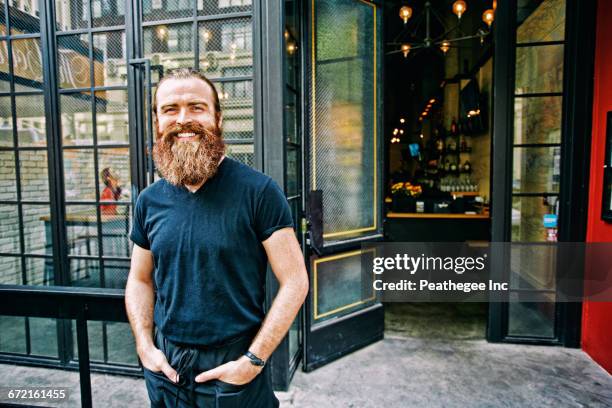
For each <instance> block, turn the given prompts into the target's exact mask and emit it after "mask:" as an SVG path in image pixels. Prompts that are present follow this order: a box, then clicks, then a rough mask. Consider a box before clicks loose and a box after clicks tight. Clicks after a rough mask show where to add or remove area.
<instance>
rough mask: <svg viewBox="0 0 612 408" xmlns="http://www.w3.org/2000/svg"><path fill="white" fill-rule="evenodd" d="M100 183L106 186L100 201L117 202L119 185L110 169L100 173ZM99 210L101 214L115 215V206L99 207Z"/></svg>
mask: <svg viewBox="0 0 612 408" xmlns="http://www.w3.org/2000/svg"><path fill="white" fill-rule="evenodd" d="M100 177H101V178H102V182H103V183H104V185H105V186H106V187H105V188H104V190H103V191H102V194H101V195H100V200H101V201H117V200H119V197H121V186H120V185H119V177H117V174H116V173H115V172H113V171H112V170H111V168H110V167H106V168H105V169H103V170H102V172H101V173H100ZM100 210H101V211H102V214H108V215H114V214H117V206H116V205H115V204H106V205H101V206H100Z"/></svg>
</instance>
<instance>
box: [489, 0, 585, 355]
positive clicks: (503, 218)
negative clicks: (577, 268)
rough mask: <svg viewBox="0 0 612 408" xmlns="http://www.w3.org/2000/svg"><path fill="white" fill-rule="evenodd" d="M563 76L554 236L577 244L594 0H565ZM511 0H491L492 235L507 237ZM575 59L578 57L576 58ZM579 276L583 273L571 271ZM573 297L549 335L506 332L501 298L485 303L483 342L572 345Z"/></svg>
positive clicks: (575, 338)
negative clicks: (535, 336)
mask: <svg viewBox="0 0 612 408" xmlns="http://www.w3.org/2000/svg"><path fill="white" fill-rule="evenodd" d="M566 5H567V6H566V26H565V50H564V75H563V76H564V78H563V122H562V129H561V131H562V135H563V137H562V143H561V183H560V195H559V198H560V205H559V238H558V239H559V241H560V242H563V241H565V242H584V241H585V238H586V221H587V211H588V183H589V169H590V167H589V159H590V141H591V124H592V103H593V99H592V97H593V78H592V77H593V69H594V55H595V21H596V19H595V17H596V16H595V11H596V10H595V9H596V5H595V2H591V1H580V0H567V2H566ZM516 12H517V1H516V0H510V1H504V2H499V3H498V5H497V10H496V18H495V26H494V73H493V81H494V82H493V92H494V98H493V101H494V108H493V129H494V131H493V154H492V158H493V163H492V179H493V180H492V183H491V185H492V194H491V199H492V205H494V207H493V211H492V214H491V215H492V241H494V242H510V237H511V235H510V234H511V210H512V194H511V193H512V151H513V126H514V78H515V71H514V70H515V55H516V54H515V52H516V44H515V32H516ZM577 61H579V63H577ZM494 255H495V256H493V257H492V259H493V260H494V261H493V262H494V263H493V264H492V274H491V278H492V279H494V280H495V279H499V280H501V279H503V278H504V277H503V276H502V273H503V271H504V270H506V268H505V266H506V265H507V262H508V254H507V253H503V251H502V252H501V253H496V254H494ZM574 278H576V279H580V280H581V279H582V278H583V276H578V277H574ZM581 311H582V304H581V303H557V304H556V312H555V320H556V324H555V338H554V339H551V340H547V339H532V338H520V337H509V336H508V333H507V327H508V303H504V302H491V303H490V305H489V321H488V327H487V339H488V340H489V341H491V342H512V343H528V344H557V345H564V346H566V347H579V346H580V322H581Z"/></svg>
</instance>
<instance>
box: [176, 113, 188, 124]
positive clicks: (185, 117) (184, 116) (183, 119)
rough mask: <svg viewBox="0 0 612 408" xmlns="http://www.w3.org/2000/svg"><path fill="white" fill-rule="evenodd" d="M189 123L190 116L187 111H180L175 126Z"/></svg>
mask: <svg viewBox="0 0 612 408" xmlns="http://www.w3.org/2000/svg"><path fill="white" fill-rule="evenodd" d="M188 122H191V115H190V114H189V111H188V110H187V109H181V110H180V111H179V115H178V118H177V119H176V124H177V125H183V124H185V123H188Z"/></svg>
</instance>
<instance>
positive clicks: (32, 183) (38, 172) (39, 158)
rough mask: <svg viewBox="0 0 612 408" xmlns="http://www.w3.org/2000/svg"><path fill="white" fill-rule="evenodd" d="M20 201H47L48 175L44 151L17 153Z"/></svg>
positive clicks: (45, 152)
mask: <svg viewBox="0 0 612 408" xmlns="http://www.w3.org/2000/svg"><path fill="white" fill-rule="evenodd" d="M19 171H20V173H21V174H20V179H21V199H22V200H35V201H49V173H48V168H47V151H46V150H22V151H20V152H19Z"/></svg>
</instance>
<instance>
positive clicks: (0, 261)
mask: <svg viewBox="0 0 612 408" xmlns="http://www.w3.org/2000/svg"><path fill="white" fill-rule="evenodd" d="M0 271H2V272H1V273H0V284H1V285H21V284H23V278H22V276H21V259H20V258H17V257H15V256H0ZM1 327H2V317H0V351H6V350H4V346H6V345H3V344H2V343H3V341H2V340H3V339H2V335H3V334H4V329H2V328H1Z"/></svg>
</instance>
